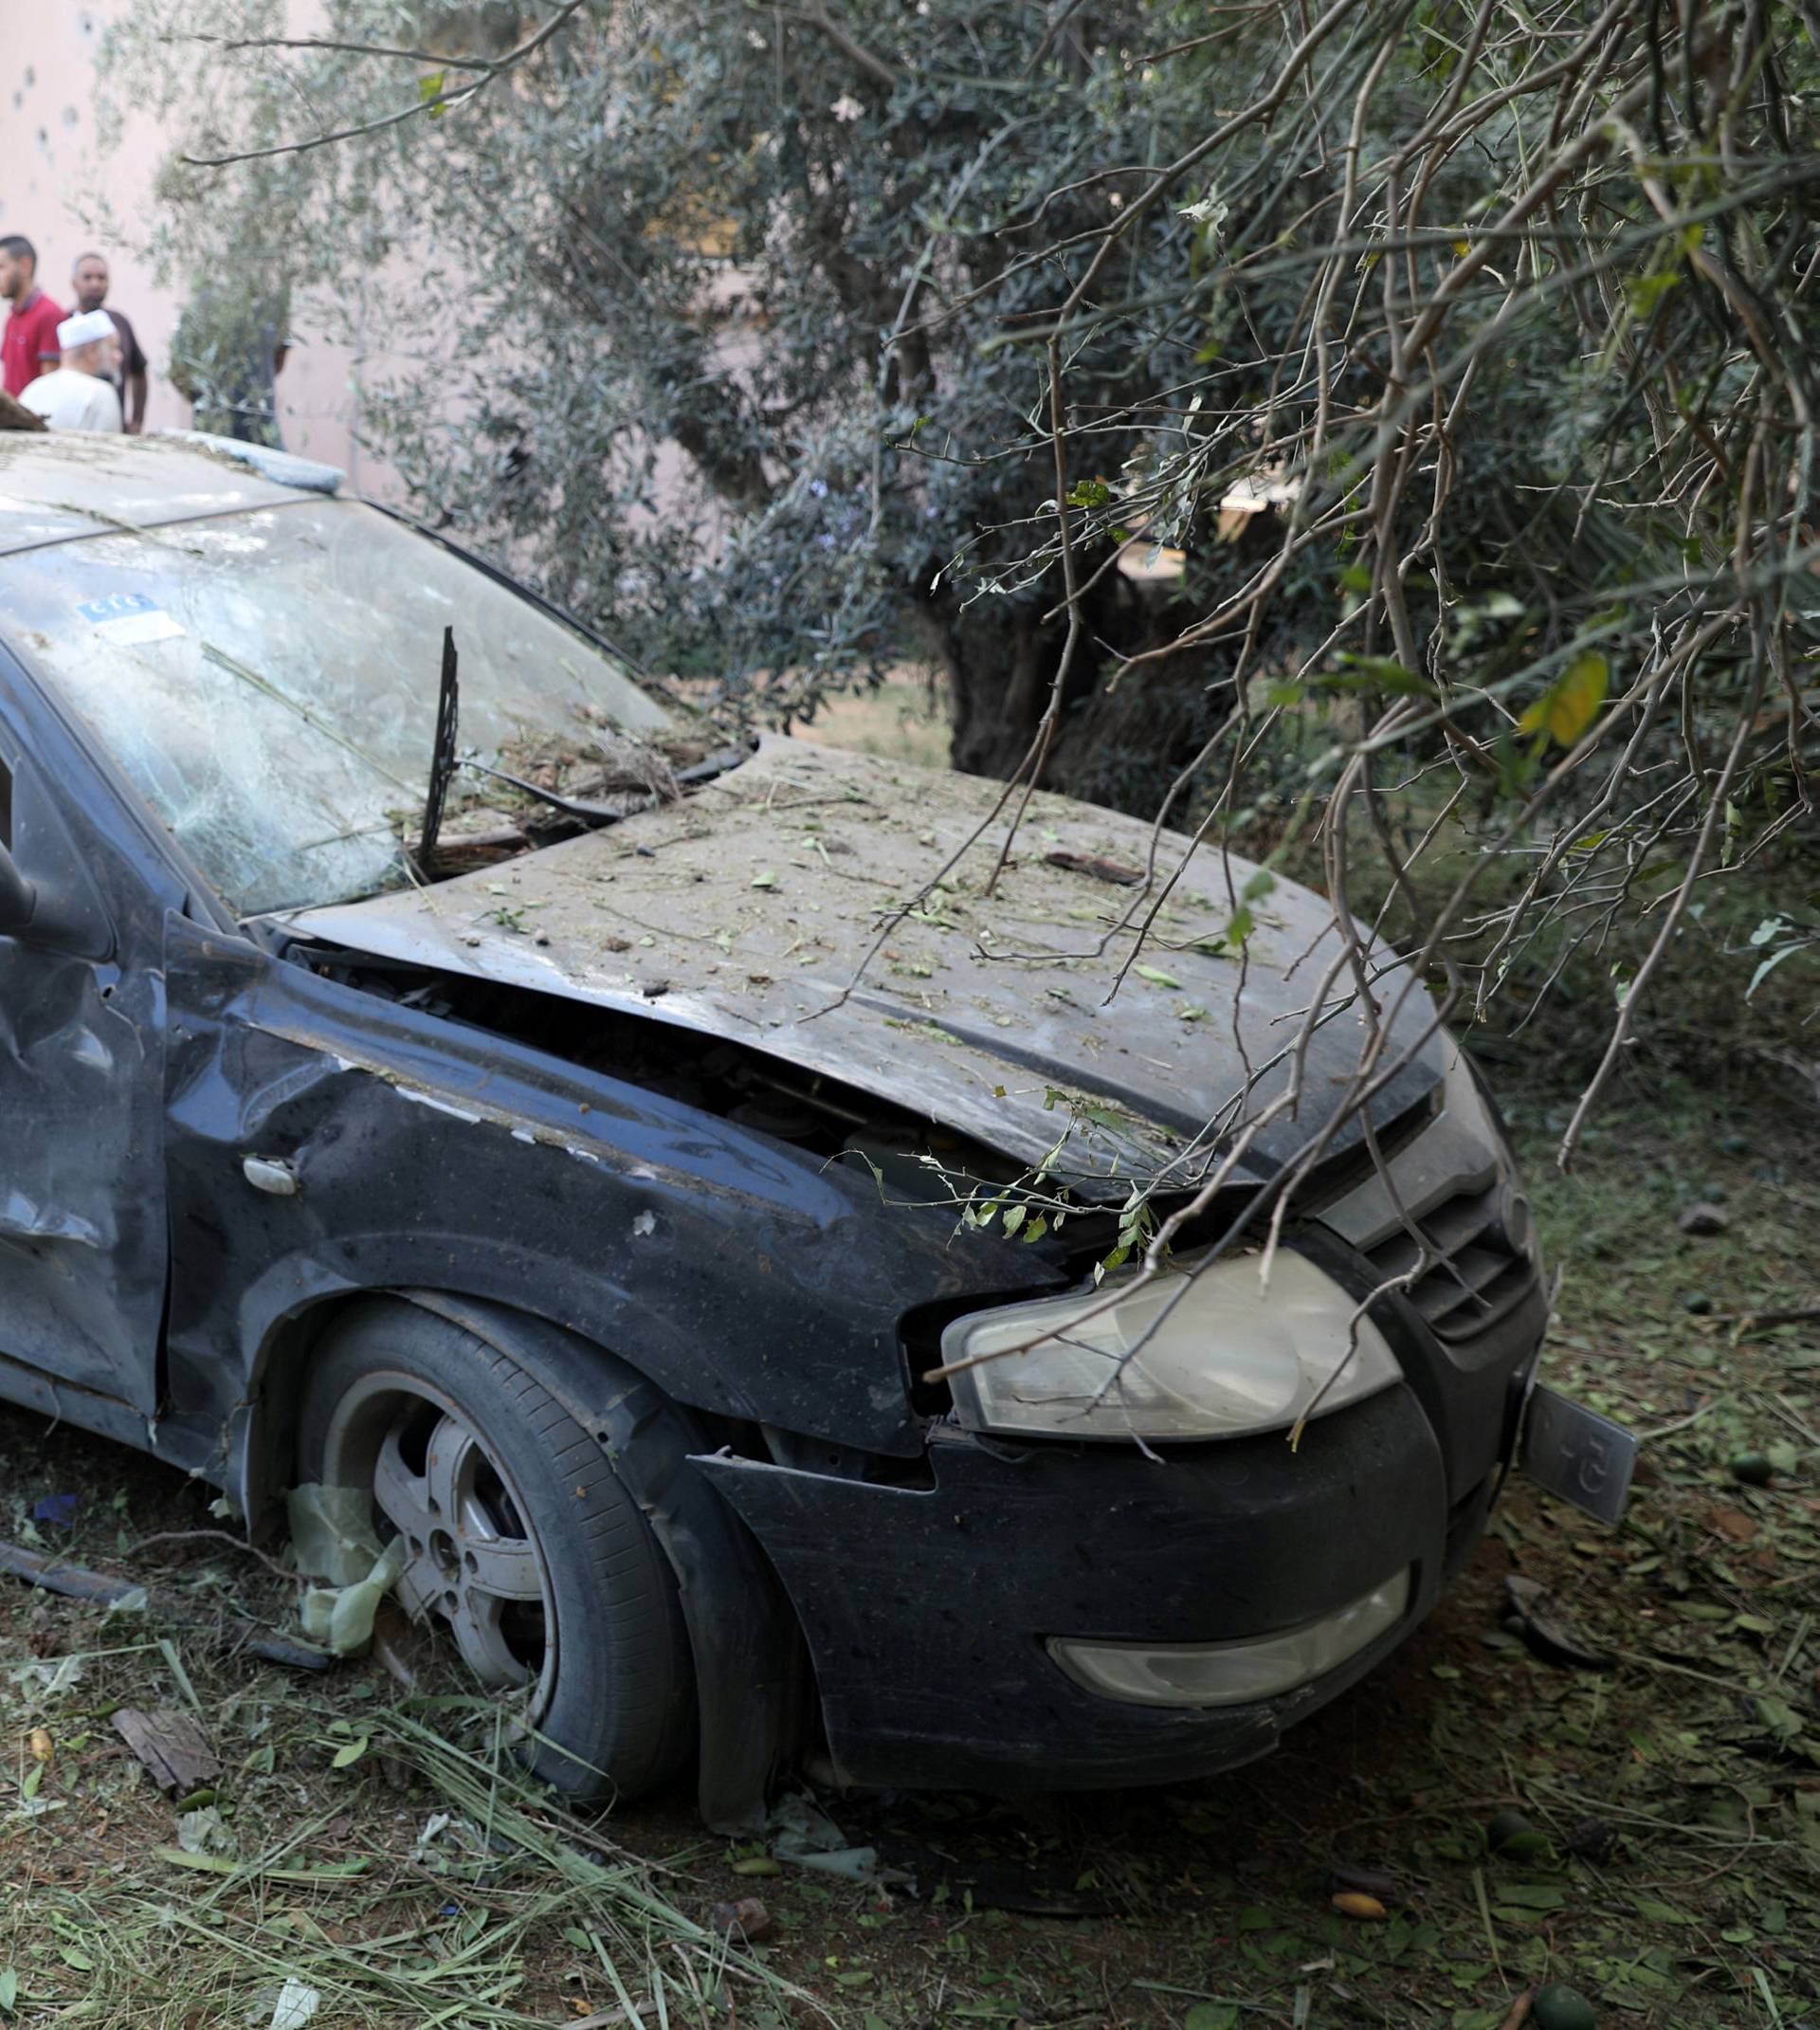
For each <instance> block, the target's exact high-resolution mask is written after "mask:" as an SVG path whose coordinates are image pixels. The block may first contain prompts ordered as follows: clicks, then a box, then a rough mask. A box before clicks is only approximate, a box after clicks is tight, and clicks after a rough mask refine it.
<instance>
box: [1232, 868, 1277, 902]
mask: <svg viewBox="0 0 1820 2030" xmlns="http://www.w3.org/2000/svg"><path fill="white" fill-rule="evenodd" d="M1276 885H1277V877H1276V876H1275V875H1274V874H1273V873H1272V872H1271V871H1270V869H1268V868H1267V867H1261V868H1259V869H1258V870H1257V872H1256V873H1255V874H1253V875H1252V877H1251V879H1250V880H1249V881H1247V883H1246V885H1245V886H1244V887H1242V888H1241V889H1240V890H1239V895H1240V899H1241V900H1242V901H1245V902H1247V903H1255V902H1261V901H1262V900H1263V899H1264V898H1265V896H1266V895H1268V894H1269V893H1270V892H1271V890H1272V889H1274V888H1275V887H1276Z"/></svg>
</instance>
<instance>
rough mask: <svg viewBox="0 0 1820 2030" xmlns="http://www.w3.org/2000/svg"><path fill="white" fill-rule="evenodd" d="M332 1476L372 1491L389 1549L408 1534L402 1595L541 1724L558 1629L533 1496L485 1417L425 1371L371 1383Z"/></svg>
mask: <svg viewBox="0 0 1820 2030" xmlns="http://www.w3.org/2000/svg"><path fill="white" fill-rule="evenodd" d="M322 1477H323V1479H324V1480H325V1481H327V1482H329V1483H330V1484H331V1485H335V1486H343V1487H361V1488H364V1489H365V1490H367V1492H368V1494H369V1496H370V1498H371V1500H372V1503H373V1524H374V1527H375V1529H376V1531H377V1533H378V1535H379V1537H380V1539H381V1541H382V1542H389V1541H391V1539H394V1538H400V1537H402V1538H403V1539H404V1541H405V1545H406V1550H407V1562H406V1564H405V1569H404V1571H403V1573H402V1574H401V1575H400V1577H399V1579H398V1582H397V1583H396V1585H395V1586H394V1588H393V1592H394V1593H395V1594H396V1596H397V1598H398V1600H399V1601H400V1603H401V1604H402V1605H403V1606H404V1608H405V1610H406V1612H407V1613H408V1614H409V1615H410V1618H411V1619H412V1620H414V1621H427V1620H435V1621H438V1622H440V1623H441V1624H442V1625H443V1626H444V1627H445V1628H446V1629H447V1631H448V1632H449V1634H450V1635H451V1636H452V1637H453V1638H454V1642H455V1647H456V1649H457V1650H458V1651H459V1653H460V1655H461V1656H462V1659H463V1661H464V1663H465V1664H466V1665H467V1666H468V1668H469V1670H470V1671H472V1672H473V1673H474V1675H475V1676H476V1677H477V1678H478V1679H479V1681H480V1683H481V1684H482V1686H483V1687H484V1688H485V1690H486V1691H488V1692H492V1693H494V1694H496V1695H498V1696H501V1697H506V1698H510V1699H511V1700H512V1701H513V1702H514V1703H515V1705H516V1706H517V1707H518V1709H519V1713H520V1716H521V1718H522V1719H523V1720H524V1722H525V1723H526V1724H528V1725H530V1726H533V1727H535V1726H537V1724H538V1723H539V1722H540V1721H541V1720H542V1718H543V1716H544V1714H545V1712H546V1711H547V1710H548V1708H549V1704H550V1697H551V1692H552V1690H553V1688H554V1685H555V1670H556V1648H557V1625H556V1611H555V1596H554V1593H553V1590H552V1587H551V1584H550V1575H549V1568H548V1565H547V1564H546V1562H545V1559H544V1555H543V1546H542V1545H541V1544H540V1543H539V1542H538V1540H537V1532H536V1530H535V1529H534V1528H533V1527H532V1526H531V1524H530V1522H529V1520H528V1510H527V1509H526V1506H525V1503H524V1499H523V1496H522V1495H521V1494H520V1493H519V1490H518V1488H517V1486H516V1485H515V1484H514V1482H513V1480H512V1478H511V1475H510V1474H509V1473H508V1472H507V1471H506V1469H505V1466H504V1463H503V1462H502V1461H501V1458H500V1457H499V1455H498V1454H497V1453H496V1452H495V1451H494V1450H493V1448H492V1447H491V1446H489V1445H488V1444H487V1442H486V1440H485V1438H484V1436H482V1433H481V1431H480V1430H479V1429H478V1427H477V1426H476V1425H475V1423H474V1421H473V1419H472V1418H471V1417H468V1416H467V1414H466V1413H465V1412H464V1411H463V1410H462V1409H460V1408H459V1407H458V1406H457V1405H456V1404H455V1403H454V1402H453V1401H452V1400H451V1399H449V1398H448V1397H446V1395H444V1394H443V1393H442V1391H441V1390H439V1389H436V1388H434V1387H432V1386H431V1385H430V1384H428V1383H427V1382H425V1381H419V1380H418V1379H416V1378H415V1377H414V1376H408V1375H401V1374H373V1375H367V1376H363V1377H362V1378H361V1379H360V1380H359V1381H356V1382H355V1384H354V1386H353V1387H352V1388H350V1389H349V1390H348V1392H347V1394H346V1395H344V1396H343V1397H342V1399H341V1400H340V1402H339V1403H337V1406H336V1410H335V1414H334V1417H332V1419H331V1420H330V1425H329V1430H328V1434H327V1437H326V1440H325V1443H324V1446H323V1460H322Z"/></svg>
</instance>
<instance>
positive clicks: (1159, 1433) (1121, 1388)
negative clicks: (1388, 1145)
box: [941, 1248, 1401, 1440]
mask: <svg viewBox="0 0 1820 2030" xmlns="http://www.w3.org/2000/svg"><path fill="white" fill-rule="evenodd" d="M1258 1267H1259V1257H1258V1255H1257V1254H1255V1253H1251V1254H1240V1255H1228V1257H1227V1258H1226V1259H1225V1260H1223V1261H1218V1262H1213V1263H1211V1264H1210V1265H1207V1266H1205V1267H1203V1266H1200V1265H1198V1264H1196V1263H1195V1262H1194V1261H1192V1260H1190V1261H1185V1262H1183V1263H1182V1264H1180V1265H1179V1266H1178V1267H1175V1268H1173V1269H1171V1270H1170V1271H1167V1272H1166V1273H1165V1274H1163V1275H1160V1276H1157V1277H1156V1278H1155V1279H1154V1280H1153V1281H1151V1282H1149V1283H1145V1284H1142V1285H1137V1284H1134V1286H1133V1288H1132V1289H1130V1290H1129V1292H1127V1293H1125V1294H1119V1292H1118V1290H1117V1289H1116V1286H1114V1285H1112V1284H1108V1285H1106V1286H1105V1287H1104V1288H1102V1289H1097V1290H1093V1291H1088V1292H1084V1293H1082V1292H1077V1293H1074V1294H1071V1295H1068V1296H1065V1297H1040V1298H1037V1299H1034V1300H1033V1301H1032V1302H1030V1303H1028V1304H1007V1305H1001V1306H998V1307H995V1308H993V1309H992V1310H989V1311H975V1312H973V1313H972V1314H971V1315H969V1316H968V1317H965V1318H957V1319H956V1320H955V1321H954V1323H953V1324H952V1325H950V1326H948V1328H947V1330H946V1331H945V1332H944V1333H943V1334H942V1341H941V1351H942V1359H943V1362H944V1363H947V1362H956V1361H974V1362H977V1364H976V1365H974V1366H971V1367H966V1368H963V1369H961V1371H960V1372H958V1373H957V1374H956V1375H954V1376H953V1377H952V1381H953V1386H954V1392H955V1407H956V1414H957V1415H958V1417H959V1418H960V1421H961V1422H962V1423H963V1424H965V1425H966V1426H967V1427H968V1428H969V1429H970V1430H974V1431H997V1432H1008V1433H1037V1434H1041V1435H1042V1436H1046V1437H1072V1438H1123V1439H1126V1440H1129V1439H1131V1438H1133V1437H1142V1438H1213V1437H1229V1436H1233V1435H1234V1434H1236V1433H1238V1432H1242V1431H1243V1432H1256V1431H1275V1430H1282V1429H1285V1428H1286V1427H1287V1426H1289V1425H1290V1424H1293V1423H1294V1422H1295V1420H1296V1418H1297V1417H1300V1416H1301V1414H1302V1413H1303V1412H1304V1411H1305V1410H1306V1409H1307V1407H1308V1405H1309V1404H1310V1403H1311V1402H1312V1401H1313V1400H1314V1399H1315V1397H1316V1395H1317V1394H1318V1393H1319V1390H1320V1388H1321V1386H1322V1384H1323V1383H1325V1382H1328V1381H1333V1378H1334V1376H1335V1375H1336V1374H1338V1377H1339V1379H1338V1381H1333V1386H1332V1387H1331V1388H1329V1389H1328V1391H1327V1393H1326V1395H1325V1396H1323V1397H1322V1398H1321V1400H1320V1408H1319V1414H1320V1415H1321V1416H1325V1415H1326V1414H1327V1413H1328V1412H1329V1411H1331V1410H1338V1409H1340V1408H1342V1407H1343V1406H1344V1405H1345V1404H1347V1403H1349V1402H1356V1401H1357V1400H1358V1399H1359V1398H1360V1397H1362V1396H1370V1395H1373V1394H1374V1393H1375V1392H1376V1391H1377V1390H1379V1389H1382V1388H1388V1387H1389V1386H1390V1385H1391V1384H1392V1382H1393V1381H1398V1380H1399V1379H1400V1378H1401V1370H1400V1368H1399V1367H1398V1366H1397V1362H1396V1356H1395V1355H1394V1354H1393V1353H1392V1351H1391V1349H1390V1346H1389V1345H1388V1344H1387V1343H1386V1341H1385V1338H1384V1335H1383V1334H1382V1333H1381V1332H1380V1331H1379V1330H1378V1329H1377V1327H1376V1326H1374V1324H1373V1323H1372V1321H1371V1320H1370V1319H1369V1318H1360V1319H1359V1320H1358V1321H1357V1324H1356V1326H1355V1325H1354V1324H1353V1313H1354V1312H1355V1310H1356V1308H1357V1306H1356V1304H1355V1303H1354V1301H1353V1299H1352V1298H1351V1297H1349V1296H1348V1295H1347V1293H1346V1292H1345V1291H1344V1290H1343V1289H1340V1287H1339V1285H1338V1283H1336V1282H1335V1281H1334V1280H1333V1278H1332V1277H1331V1276H1328V1275H1326V1274H1324V1273H1323V1272H1322V1271H1320V1270H1319V1269H1318V1268H1316V1266H1315V1265H1314V1263H1313V1262H1311V1261H1310V1260H1309V1259H1308V1258H1307V1256H1306V1255H1301V1254H1297V1253H1293V1252H1292V1251H1291V1250H1289V1249H1286V1248H1284V1249H1280V1250H1279V1251H1278V1253H1277V1256H1276V1259H1275V1261H1274V1262H1273V1263H1272V1264H1271V1268H1270V1280H1269V1282H1268V1284H1267V1285H1261V1284H1260V1282H1259V1277H1258ZM1108 1299H1110V1300H1111V1301H1110V1302H1108ZM1355 1334H1356V1341H1357V1344H1356V1348H1355V1349H1354V1351H1353V1355H1352V1359H1351V1360H1350V1361H1348V1360H1347V1358H1346V1356H1347V1350H1348V1347H1349V1346H1350V1345H1352V1344H1353V1340H1354V1337H1355ZM981 1355H992V1356H996V1358H992V1359H986V1360H981V1359H980V1356H981ZM1342 1365H1343V1368H1344V1371H1343V1372H1341V1371H1340V1370H1341V1368H1342Z"/></svg>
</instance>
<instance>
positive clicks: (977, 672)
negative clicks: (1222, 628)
mask: <svg viewBox="0 0 1820 2030" xmlns="http://www.w3.org/2000/svg"><path fill="white" fill-rule="evenodd" d="M1043 612H1044V607H1043V605H1041V604H1039V603H1038V602H1036V601H1034V600H1024V599H1009V598H986V599H979V600H975V601H974V603H973V604H971V605H961V604H960V603H959V602H958V601H956V602H954V603H953V604H952V605H950V606H947V607H945V608H941V609H937V610H936V611H934V612H932V613H930V614H929V616H928V617H929V618H930V619H931V621H932V622H933V623H934V625H935V631H936V634H937V643H938V646H939V649H940V653H941V656H942V659H943V661H944V662H945V663H946V665H947V668H948V673H949V678H950V685H951V694H952V697H953V701H954V746H953V759H954V764H955V766H956V768H958V769H963V770H965V771H966V772H967V773H968V774H970V775H977V776H999V777H1006V776H1010V774H1011V773H1012V772H1013V771H1014V770H1015V769H1016V768H1017V766H1018V764H1019V763H1020V762H1021V761H1022V760H1023V759H1024V758H1025V757H1026V755H1027V754H1028V752H1029V749H1030V744H1031V742H1032V741H1034V740H1035V739H1036V737H1037V732H1038V729H1039V728H1040V726H1041V724H1042V720H1043V714H1044V711H1045V709H1046V707H1047V704H1048V702H1049V693H1050V690H1051V688H1052V686H1053V685H1054V682H1055V675H1056V670H1057V668H1058V666H1059V665H1060V663H1061V659H1062V653H1063V649H1064V646H1065V642H1066V640H1067V630H1066V628H1065V626H1064V625H1062V624H1061V623H1059V622H1053V621H1052V622H1049V623H1047V624H1045V623H1044V621H1043V618H1042V615H1043ZM1085 617H1086V621H1087V632H1086V634H1085V636H1084V637H1083V640H1082V642H1081V644H1080V646H1079V647H1078V649H1076V651H1075V658H1074V662H1073V665H1072V666H1071V668H1069V671H1068V675H1067V680H1066V683H1065V686H1064V689H1063V698H1062V713H1061V719H1060V722H1058V724H1057V726H1056V730H1055V738H1054V740H1053V741H1051V742H1050V746H1049V753H1048V758H1047V759H1046V762H1045V765H1044V769H1043V777H1042V782H1043V787H1044V788H1045V789H1052V790H1060V791H1062V792H1064V793H1065V794H1066V795H1068V796H1079V797H1082V798H1083V799H1084V800H1085V801H1086V802H1089V803H1101V804H1109V805H1111V806H1112V807H1113V808H1114V809H1117V810H1121V811H1130V812H1133V813H1135V814H1137V815H1139V816H1145V817H1148V816H1151V815H1153V814H1155V812H1156V805H1157V803H1158V802H1159V800H1160V799H1161V797H1162V795H1163V792H1164V791H1165V790H1166V789H1167V788H1168V786H1169V783H1170V781H1171V780H1172V779H1173V778H1174V776H1175V775H1176V774H1177V773H1178V772H1179V771H1180V769H1181V768H1182V767H1183V766H1184V765H1185V764H1186V763H1187V762H1189V761H1190V760H1192V759H1193V757H1194V756H1195V754H1197V753H1198V752H1199V751H1200V748H1201V747H1202V745H1203V744H1204V743H1205V741H1206V740H1207V738H1208V736H1209V734H1210V732H1211V731H1212V730H1213V728H1214V726H1215V725H1217V724H1218V722H1219V721H1220V720H1221V719H1222V718H1224V716H1225V714H1226V712H1227V709H1228V704H1229V701H1230V697H1231V685H1230V678H1229V672H1230V668H1231V650H1230V649H1229V648H1222V649H1215V650H1214V651H1213V652H1212V654H1211V655H1209V654H1207V653H1206V652H1194V651H1189V652H1184V653H1182V654H1178V655H1174V656H1171V657H1169V658H1168V659H1167V660H1166V661H1164V662H1162V663H1160V664H1158V665H1156V666H1154V667H1153V666H1140V667H1139V668H1137V669H1134V670H1130V671H1127V672H1126V674H1125V675H1124V676H1123V677H1122V678H1121V679H1120V680H1119V684H1118V686H1117V687H1116V688H1114V689H1108V688H1107V686H1106V682H1105V679H1106V677H1107V675H1108V674H1109V672H1110V671H1111V670H1112V669H1113V668H1116V667H1117V656H1118V655H1119V654H1130V653H1133V652H1134V651H1139V650H1142V649H1148V648H1153V647H1156V646H1158V645H1160V644H1161V643H1163V642H1167V641H1169V640H1172V639H1173V638H1174V635H1175V634H1177V633H1178V632H1179V631H1180V630H1181V628H1182V626H1183V625H1184V623H1185V621H1186V620H1187V619H1188V617H1189V615H1188V613H1186V611H1185V610H1184V609H1183V608H1182V607H1181V606H1178V605H1175V604H1173V603H1170V604H1165V603H1164V602H1163V601H1162V600H1161V599H1159V598H1158V597H1157V595H1156V591H1155V590H1154V589H1145V590H1141V591H1140V590H1136V589H1134V588H1132V587H1131V586H1129V585H1128V584H1127V582H1126V581H1125V580H1124V579H1122V578H1119V577H1117V576H1114V575H1109V576H1107V577H1106V578H1105V579H1103V580H1102V581H1101V585H1100V586H1099V587H1096V588H1095V590H1094V592H1093V593H1092V594H1089V597H1088V609H1087V613H1086V616H1085ZM1108 642H1111V643H1115V644H1117V651H1116V652H1109V651H1108V649H1107V648H1106V646H1105V645H1106V644H1107V643H1108Z"/></svg>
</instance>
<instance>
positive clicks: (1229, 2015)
mask: <svg viewBox="0 0 1820 2030" xmlns="http://www.w3.org/2000/svg"><path fill="white" fill-rule="evenodd" d="M1238 2025H1239V2007H1238V2003H1234V2002H1197V2003H1195V2004H1194V2006H1193V2007H1192V2009H1190V2010H1189V2012H1188V2014H1187V2015H1186V2016H1184V2017H1183V2018H1182V2030H1238Z"/></svg>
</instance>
